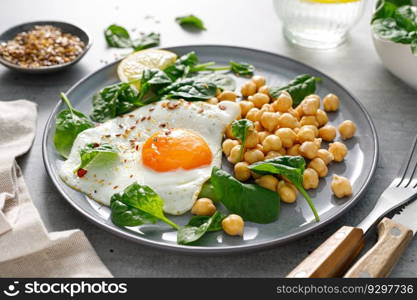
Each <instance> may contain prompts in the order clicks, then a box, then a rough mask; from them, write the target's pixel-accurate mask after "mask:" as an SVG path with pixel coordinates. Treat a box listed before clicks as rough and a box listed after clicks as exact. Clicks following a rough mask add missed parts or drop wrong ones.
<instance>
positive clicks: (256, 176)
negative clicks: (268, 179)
mask: <svg viewBox="0 0 417 300" xmlns="http://www.w3.org/2000/svg"><path fill="white" fill-rule="evenodd" d="M250 174H251V175H252V177H253V178H254V179H258V178H261V177H262V175H261V174H258V173H255V172H252V171H251V172H250Z"/></svg>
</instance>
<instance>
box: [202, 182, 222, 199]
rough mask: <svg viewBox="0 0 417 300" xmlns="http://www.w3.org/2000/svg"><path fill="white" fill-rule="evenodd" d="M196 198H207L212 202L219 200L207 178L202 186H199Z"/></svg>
mask: <svg viewBox="0 0 417 300" xmlns="http://www.w3.org/2000/svg"><path fill="white" fill-rule="evenodd" d="M198 198H199V199H200V198H209V199H211V201H213V202H220V199H218V198H217V197H216V193H215V192H214V187H213V184H212V183H211V182H210V180H207V181H206V182H205V183H204V184H203V186H202V187H201V191H200V193H199V194H198Z"/></svg>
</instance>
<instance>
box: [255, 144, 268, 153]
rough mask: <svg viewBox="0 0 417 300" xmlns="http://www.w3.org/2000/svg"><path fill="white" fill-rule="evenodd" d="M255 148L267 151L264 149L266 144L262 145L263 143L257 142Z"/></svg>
mask: <svg viewBox="0 0 417 300" xmlns="http://www.w3.org/2000/svg"><path fill="white" fill-rule="evenodd" d="M255 149H258V150H261V151H262V152H263V153H266V151H265V150H264V146H262V144H257V145H256V147H255Z"/></svg>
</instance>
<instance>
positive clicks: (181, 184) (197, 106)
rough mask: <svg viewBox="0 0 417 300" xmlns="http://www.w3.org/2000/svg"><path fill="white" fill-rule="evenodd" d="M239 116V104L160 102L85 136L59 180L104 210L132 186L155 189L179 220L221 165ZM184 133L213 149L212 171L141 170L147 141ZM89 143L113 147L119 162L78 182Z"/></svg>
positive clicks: (166, 208)
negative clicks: (177, 131) (229, 131)
mask: <svg viewBox="0 0 417 300" xmlns="http://www.w3.org/2000/svg"><path fill="white" fill-rule="evenodd" d="M239 114H240V107H239V105H238V104H237V103H234V102H230V101H223V102H220V103H219V104H218V105H212V104H208V103H205V102H187V101H183V100H178V101H160V102H156V103H153V104H149V105H146V106H143V107H141V108H138V109H136V110H134V111H132V112H131V113H128V114H126V115H123V116H120V117H117V118H115V119H112V120H109V121H107V122H105V123H103V124H100V125H98V126H97V127H95V128H90V129H87V130H85V131H83V132H81V133H80V134H79V135H78V136H77V138H76V140H75V141H74V144H73V147H72V149H71V153H70V155H69V157H68V159H67V160H66V161H65V162H64V163H63V164H62V166H61V167H60V171H59V175H60V177H61V178H62V180H63V181H64V182H65V183H67V184H68V185H69V186H70V187H72V188H74V189H76V190H78V191H80V192H83V193H85V194H86V195H88V196H89V197H90V198H92V199H94V200H96V201H97V202H100V203H101V204H104V205H107V206H109V205H110V198H111V196H112V195H113V194H115V193H120V192H122V191H123V190H124V188H126V187H127V186H128V185H130V184H132V183H133V182H138V183H139V184H145V185H148V186H150V187H151V188H152V189H154V190H155V192H156V193H158V194H159V196H160V197H162V199H163V200H164V211H165V212H166V213H169V214H173V215H179V214H183V213H185V212H187V211H188V210H190V209H191V207H192V206H193V204H194V201H195V200H196V199H197V196H198V194H199V192H200V190H201V187H202V185H203V183H204V182H205V181H206V180H207V179H208V178H209V177H210V174H211V170H212V168H213V167H214V166H217V167H220V165H221V157H222V151H221V142H222V137H223V134H224V131H225V129H226V126H227V125H228V124H230V123H231V122H232V121H233V120H235V119H236V118H237V116H238V115H239ZM172 128H181V129H187V130H191V131H193V132H195V133H197V134H198V135H200V136H201V137H202V138H203V139H204V140H205V141H206V142H207V144H208V146H209V147H210V150H211V152H212V154H213V160H212V162H211V164H210V165H206V166H202V167H199V168H195V169H191V170H182V169H178V170H175V171H169V172H156V171H154V170H152V169H150V168H148V167H147V166H145V165H143V164H142V158H141V152H142V146H143V144H144V143H145V141H146V140H147V139H148V138H149V137H150V136H151V135H152V134H154V133H156V132H158V131H162V130H165V129H172ZM90 143H98V144H103V143H108V144H111V145H114V146H115V147H116V148H117V149H118V151H119V155H118V160H117V161H115V162H112V163H110V164H108V165H105V166H91V167H89V168H88V170H87V174H86V175H85V176H83V177H81V178H80V177H78V176H77V174H75V173H74V170H75V169H76V168H77V167H78V166H79V164H80V154H79V152H80V149H81V148H83V147H85V146H86V145H87V144H90Z"/></svg>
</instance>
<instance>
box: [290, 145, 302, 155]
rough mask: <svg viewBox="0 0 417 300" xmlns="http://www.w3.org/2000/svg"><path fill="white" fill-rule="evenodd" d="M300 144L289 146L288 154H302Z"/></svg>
mask: <svg viewBox="0 0 417 300" xmlns="http://www.w3.org/2000/svg"><path fill="white" fill-rule="evenodd" d="M300 146H301V145H300V144H295V145H294V146H292V147H291V148H288V150H287V154H288V155H291V156H298V155H300Z"/></svg>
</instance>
